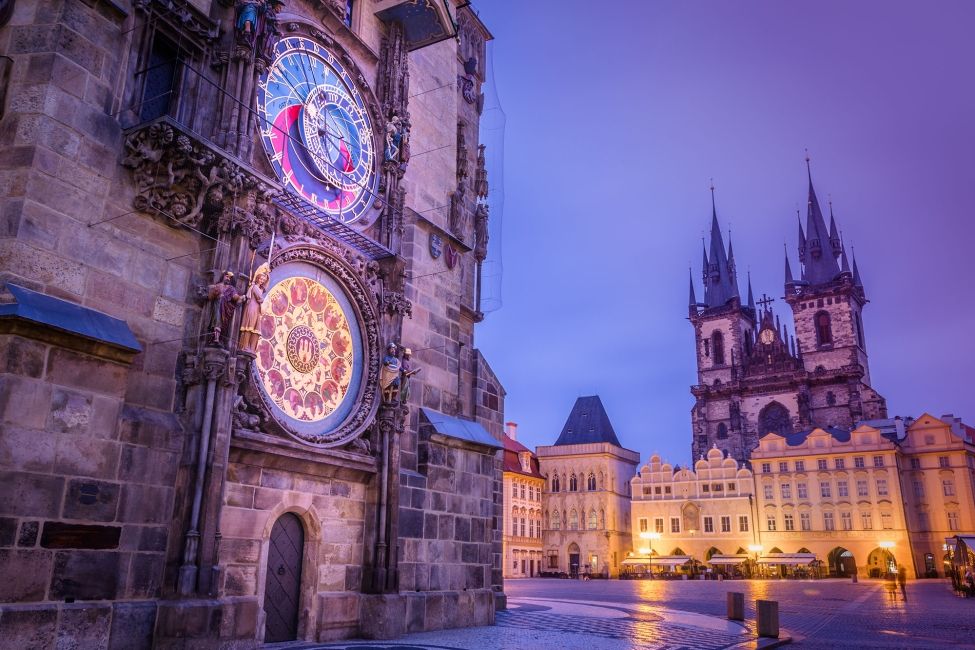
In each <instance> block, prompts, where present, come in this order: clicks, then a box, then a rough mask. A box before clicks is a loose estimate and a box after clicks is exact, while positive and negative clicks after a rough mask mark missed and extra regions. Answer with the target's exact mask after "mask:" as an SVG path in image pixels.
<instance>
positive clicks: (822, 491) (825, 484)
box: [819, 481, 833, 499]
mask: <svg viewBox="0 0 975 650" xmlns="http://www.w3.org/2000/svg"><path fill="white" fill-rule="evenodd" d="M819 496H821V497H823V498H824V499H829V498H830V497H832V496H833V490H832V488H831V486H830V484H829V481H820V482H819Z"/></svg>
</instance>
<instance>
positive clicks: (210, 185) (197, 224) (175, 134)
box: [122, 122, 280, 232]
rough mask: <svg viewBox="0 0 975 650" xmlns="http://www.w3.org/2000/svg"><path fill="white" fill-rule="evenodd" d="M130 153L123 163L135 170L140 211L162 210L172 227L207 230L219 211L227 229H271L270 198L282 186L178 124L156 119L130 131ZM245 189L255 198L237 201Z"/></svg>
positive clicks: (128, 151) (128, 150)
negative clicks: (218, 151) (233, 160)
mask: <svg viewBox="0 0 975 650" xmlns="http://www.w3.org/2000/svg"><path fill="white" fill-rule="evenodd" d="M125 151H126V156H125V158H124V159H123V160H122V165H124V166H125V167H128V168H130V169H131V170H132V172H133V176H134V180H135V184H136V197H135V200H134V201H133V206H134V207H135V208H136V209H137V210H142V211H155V212H159V213H160V214H162V215H164V216H167V217H169V219H170V220H171V222H172V223H170V225H183V226H187V227H190V228H194V229H206V228H207V227H209V223H204V221H205V220H206V219H207V218H208V217H213V216H217V215H219V216H221V217H222V219H221V223H222V226H223V227H224V228H226V229H229V228H231V227H232V226H234V225H240V226H244V225H245V224H251V226H252V227H253V228H258V227H259V228H260V229H261V231H262V232H265V231H268V229H269V225H268V222H269V221H270V216H271V215H272V213H273V210H272V209H271V208H270V201H271V199H272V198H274V197H275V196H277V194H278V193H279V192H280V190H279V189H278V188H275V187H272V186H271V185H269V184H268V183H265V182H264V181H263V180H262V179H260V178H259V177H257V176H254V175H252V174H249V173H247V172H246V171H245V170H243V169H242V168H241V167H240V166H238V165H237V164H236V163H234V162H231V161H230V160H229V159H228V158H225V157H224V156H221V155H219V154H218V153H217V152H216V151H214V150H212V149H210V148H209V147H207V146H205V145H203V144H200V143H198V142H196V141H194V140H193V139H192V138H190V137H189V136H188V135H185V134H183V133H180V132H179V131H177V130H176V129H175V128H174V127H173V125H171V124H169V123H167V122H155V123H152V124H150V125H149V126H147V127H145V128H143V129H140V130H138V131H136V132H134V133H131V134H130V135H129V136H128V138H126V141H125ZM245 190H253V196H251V195H250V194H248V195H247V196H243V197H242V202H241V205H240V206H238V205H235V199H236V198H237V197H238V196H239V195H241V194H243V193H244V191H245ZM238 207H242V208H243V211H242V212H238V211H237V210H236V208H238ZM228 209H229V210H231V214H229V215H228V214H227V213H226V211H227V210H228ZM259 222H263V223H259Z"/></svg>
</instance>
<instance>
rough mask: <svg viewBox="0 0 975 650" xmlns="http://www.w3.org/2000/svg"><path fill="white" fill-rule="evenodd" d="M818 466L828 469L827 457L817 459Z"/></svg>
mask: <svg viewBox="0 0 975 650" xmlns="http://www.w3.org/2000/svg"><path fill="white" fill-rule="evenodd" d="M816 467H818V468H819V469H827V467H828V466H827V465H826V459H825V458H820V459H818V460H817V461H816Z"/></svg>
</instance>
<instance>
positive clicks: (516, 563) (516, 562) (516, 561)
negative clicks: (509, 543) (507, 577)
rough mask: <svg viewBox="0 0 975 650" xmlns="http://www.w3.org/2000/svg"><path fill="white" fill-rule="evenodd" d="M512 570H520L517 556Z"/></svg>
mask: <svg viewBox="0 0 975 650" xmlns="http://www.w3.org/2000/svg"><path fill="white" fill-rule="evenodd" d="M511 570H512V571H517V570H518V558H515V563H514V564H513V565H512V567H511Z"/></svg>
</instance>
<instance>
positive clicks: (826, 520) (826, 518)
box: [823, 512, 836, 530]
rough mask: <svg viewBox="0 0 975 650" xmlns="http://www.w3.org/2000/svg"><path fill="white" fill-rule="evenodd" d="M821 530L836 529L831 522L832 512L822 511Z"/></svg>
mask: <svg viewBox="0 0 975 650" xmlns="http://www.w3.org/2000/svg"><path fill="white" fill-rule="evenodd" d="M823 530H836V524H835V523H834V522H833V513H832V512H824V513H823Z"/></svg>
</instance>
